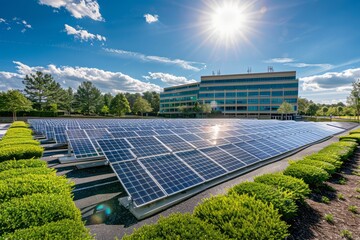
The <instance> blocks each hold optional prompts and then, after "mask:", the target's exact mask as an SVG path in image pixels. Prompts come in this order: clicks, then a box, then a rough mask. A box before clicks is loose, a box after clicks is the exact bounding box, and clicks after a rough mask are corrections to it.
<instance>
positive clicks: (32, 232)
mask: <svg viewBox="0 0 360 240" xmlns="http://www.w3.org/2000/svg"><path fill="white" fill-rule="evenodd" d="M2 237H3V238H4V239H7V240H19V239H29V240H30V239H34V240H37V239H47V240H92V239H94V238H93V237H92V236H91V235H90V232H89V229H87V228H86V227H85V226H84V224H83V223H82V222H81V221H74V220H69V219H64V220H61V221H58V222H51V223H47V224H45V225H42V226H35V227H30V228H25V229H18V230H16V231H15V232H14V233H8V234H5V235H3V236H2Z"/></svg>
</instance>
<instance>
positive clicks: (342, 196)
mask: <svg viewBox="0 0 360 240" xmlns="http://www.w3.org/2000/svg"><path fill="white" fill-rule="evenodd" d="M337 197H338V199H339V200H345V196H344V194H342V193H339V194H338V195H337Z"/></svg>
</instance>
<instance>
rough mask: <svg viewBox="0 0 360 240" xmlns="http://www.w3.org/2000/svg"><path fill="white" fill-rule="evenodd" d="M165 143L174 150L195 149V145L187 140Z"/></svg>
mask: <svg viewBox="0 0 360 240" xmlns="http://www.w3.org/2000/svg"><path fill="white" fill-rule="evenodd" d="M165 145H166V146H167V147H168V148H169V149H171V151H173V152H178V151H186V150H190V149H194V147H193V146H192V145H190V144H189V143H187V142H176V143H167V144H165Z"/></svg>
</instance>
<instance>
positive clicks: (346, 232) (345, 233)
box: [340, 229, 353, 239]
mask: <svg viewBox="0 0 360 240" xmlns="http://www.w3.org/2000/svg"><path fill="white" fill-rule="evenodd" d="M340 236H342V237H344V238H345V239H353V238H352V233H351V232H350V231H349V230H347V229H344V230H341V232H340Z"/></svg>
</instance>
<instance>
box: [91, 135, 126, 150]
mask: <svg viewBox="0 0 360 240" xmlns="http://www.w3.org/2000/svg"><path fill="white" fill-rule="evenodd" d="M97 142H98V144H99V146H100V147H101V149H102V150H103V152H108V151H113V150H119V149H128V148H131V146H130V144H129V143H128V142H127V141H126V140H125V139H123V138H118V139H102V140H97Z"/></svg>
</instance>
